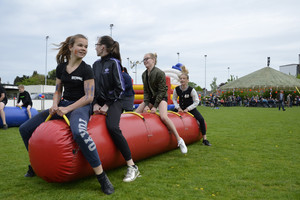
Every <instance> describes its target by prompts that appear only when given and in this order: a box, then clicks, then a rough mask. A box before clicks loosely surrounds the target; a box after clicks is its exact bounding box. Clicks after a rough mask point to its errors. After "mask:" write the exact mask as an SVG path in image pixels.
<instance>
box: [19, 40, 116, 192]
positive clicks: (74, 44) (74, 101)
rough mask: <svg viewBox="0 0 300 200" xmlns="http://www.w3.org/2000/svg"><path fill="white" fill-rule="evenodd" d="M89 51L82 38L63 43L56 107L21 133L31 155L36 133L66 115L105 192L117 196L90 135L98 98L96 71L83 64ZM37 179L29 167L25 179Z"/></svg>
mask: <svg viewBox="0 0 300 200" xmlns="http://www.w3.org/2000/svg"><path fill="white" fill-rule="evenodd" d="M87 49H88V40H87V38H86V37H85V36H84V35H81V34H77V35H74V36H70V37H68V38H67V39H66V40H65V41H64V42H62V43H60V45H59V48H58V50H59V52H58V54H57V56H56V61H57V63H58V66H57V67H56V90H55V93H54V96H53V105H52V107H51V108H50V109H47V110H45V111H42V112H40V113H39V114H37V115H35V116H34V117H32V118H31V119H30V120H27V121H26V122H25V123H23V124H22V125H21V126H20V129H19V131H20V134H21V136H22V139H23V141H24V144H25V147H26V149H27V151H28V141H29V139H30V137H31V135H32V133H33V132H34V130H35V129H36V128H37V127H38V126H39V125H40V124H41V123H43V122H44V121H45V120H46V118H47V116H48V115H49V114H51V115H52V119H62V117H63V115H66V116H67V117H68V118H69V121H70V129H71V132H72V134H73V139H74V140H75V142H76V143H77V144H78V145H79V148H80V150H81V152H82V154H83V155H84V157H85V158H86V159H87V161H88V162H89V164H90V165H91V167H92V168H93V170H94V172H95V174H96V177H97V179H98V181H99V183H100V185H101V190H102V191H103V192H104V193H105V194H107V195H109V194H112V193H113V192H114V188H113V185H112V184H111V182H110V181H109V179H108V177H107V176H106V174H105V172H104V171H103V168H102V164H101V161H100V158H99V155H98V152H97V148H96V145H95V143H94V141H93V139H92V138H91V137H90V136H89V133H88V132H87V125H88V122H89V119H90V114H91V111H92V104H91V103H92V101H93V98H94V75H93V71H92V69H91V66H90V65H88V64H86V63H85V62H84V61H83V60H82V59H83V58H84V57H85V56H86V54H87ZM62 92H63V95H62ZM62 96H63V99H62V98H61V97H62ZM33 176H35V173H34V170H33V168H32V167H31V166H30V165H29V169H28V171H27V173H26V174H25V177H33Z"/></svg>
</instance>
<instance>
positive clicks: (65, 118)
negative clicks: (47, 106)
mask: <svg viewBox="0 0 300 200" xmlns="http://www.w3.org/2000/svg"><path fill="white" fill-rule="evenodd" d="M51 117H52V115H51V114H49V115H48V117H47V118H46V120H45V122H47V121H49V120H50V119H51ZM63 118H64V120H65V121H66V123H67V124H68V126H70V121H69V119H68V118H67V116H66V115H63Z"/></svg>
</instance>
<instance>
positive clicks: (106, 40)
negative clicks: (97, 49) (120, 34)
mask: <svg viewBox="0 0 300 200" xmlns="http://www.w3.org/2000/svg"><path fill="white" fill-rule="evenodd" d="M98 42H99V43H100V44H103V45H105V46H106V48H107V52H108V53H109V54H110V55H111V56H112V57H113V58H116V59H118V60H119V61H120V62H121V54H120V45H119V42H117V41H115V40H113V39H112V38H111V37H110V36H107V35H105V36H102V37H100V38H99V41H98Z"/></svg>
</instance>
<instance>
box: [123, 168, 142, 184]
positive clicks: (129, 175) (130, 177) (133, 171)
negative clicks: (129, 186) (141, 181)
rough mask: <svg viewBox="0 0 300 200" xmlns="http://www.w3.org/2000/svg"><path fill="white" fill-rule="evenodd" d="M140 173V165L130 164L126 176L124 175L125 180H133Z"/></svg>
mask: <svg viewBox="0 0 300 200" xmlns="http://www.w3.org/2000/svg"><path fill="white" fill-rule="evenodd" d="M139 175H140V172H139V168H138V166H136V168H135V167H133V166H128V168H127V173H126V176H125V177H124V179H123V181H124V182H131V181H134V180H135V179H136V177H138V176H139Z"/></svg>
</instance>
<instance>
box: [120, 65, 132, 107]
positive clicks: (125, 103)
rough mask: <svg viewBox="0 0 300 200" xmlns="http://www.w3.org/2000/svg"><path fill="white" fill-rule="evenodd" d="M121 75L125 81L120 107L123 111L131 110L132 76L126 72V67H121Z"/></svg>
mask: <svg viewBox="0 0 300 200" xmlns="http://www.w3.org/2000/svg"><path fill="white" fill-rule="evenodd" d="M122 76H123V79H124V83H125V91H124V93H123V96H122V100H121V102H122V108H123V110H125V112H131V111H133V102H134V94H135V92H134V90H133V87H132V78H131V77H130V75H129V74H128V72H127V69H126V67H123V71H122Z"/></svg>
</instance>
